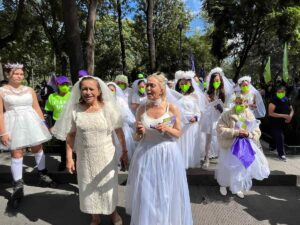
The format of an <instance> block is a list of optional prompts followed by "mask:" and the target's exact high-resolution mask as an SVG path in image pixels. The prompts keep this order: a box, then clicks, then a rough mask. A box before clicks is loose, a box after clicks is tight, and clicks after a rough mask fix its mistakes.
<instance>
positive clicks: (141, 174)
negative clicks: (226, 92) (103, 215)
mask: <svg viewBox="0 0 300 225" xmlns="http://www.w3.org/2000/svg"><path fill="white" fill-rule="evenodd" d="M168 117H170V115H169V112H168V110H167V111H166V113H165V114H164V115H162V116H161V117H160V118H158V119H153V118H151V117H149V116H148V115H147V114H146V112H145V113H144V114H143V115H142V119H141V120H142V123H143V125H144V126H145V128H146V133H145V136H144V138H143V139H142V140H141V141H140V143H139V145H138V146H137V149H136V150H135V152H134V154H133V157H132V160H131V164H130V169H129V175H128V181H127V187H126V212H127V213H129V214H131V223H130V224H131V225H192V224H193V221H192V212H191V205H190V197H189V190H188V185H187V180H186V173H185V169H184V165H183V160H182V156H181V153H180V150H179V148H178V145H177V143H176V141H174V140H173V138H172V137H170V136H168V135H166V134H161V133H159V132H158V131H157V130H155V129H153V128H151V127H152V126H155V125H157V124H158V123H162V122H163V119H165V118H168Z"/></svg>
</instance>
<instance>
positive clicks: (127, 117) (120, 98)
mask: <svg viewBox="0 0 300 225" xmlns="http://www.w3.org/2000/svg"><path fill="white" fill-rule="evenodd" d="M108 85H113V86H114V87H115V89H116V96H115V97H116V100H117V103H118V104H119V105H118V107H119V108H121V110H122V113H121V114H122V118H123V120H124V122H126V123H128V124H130V125H133V124H134V123H135V116H134V115H133V113H132V112H131V110H130V108H129V105H128V102H127V97H126V95H125V94H124V92H123V90H122V89H121V88H120V87H119V86H118V85H117V84H116V83H114V82H108V83H107V86H108Z"/></svg>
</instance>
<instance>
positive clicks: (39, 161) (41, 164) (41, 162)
mask: <svg viewBox="0 0 300 225" xmlns="http://www.w3.org/2000/svg"><path fill="white" fill-rule="evenodd" d="M34 157H35V162H36V165H37V167H38V170H43V169H45V168H46V163H45V154H44V151H43V150H42V151H40V152H38V153H35V154H34Z"/></svg>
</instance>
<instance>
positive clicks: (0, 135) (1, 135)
mask: <svg viewBox="0 0 300 225" xmlns="http://www.w3.org/2000/svg"><path fill="white" fill-rule="evenodd" d="M7 134H8V132H5V133H4V134H0V137H3V136H5V135H7Z"/></svg>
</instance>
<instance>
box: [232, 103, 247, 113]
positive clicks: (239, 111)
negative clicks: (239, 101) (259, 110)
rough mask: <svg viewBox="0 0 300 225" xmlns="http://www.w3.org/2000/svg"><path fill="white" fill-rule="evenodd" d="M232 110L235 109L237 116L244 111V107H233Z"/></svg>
mask: <svg viewBox="0 0 300 225" xmlns="http://www.w3.org/2000/svg"><path fill="white" fill-rule="evenodd" d="M234 109H235V111H236V113H237V114H240V113H241V112H244V111H245V109H246V107H245V106H241V105H236V106H235V107H234Z"/></svg>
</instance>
